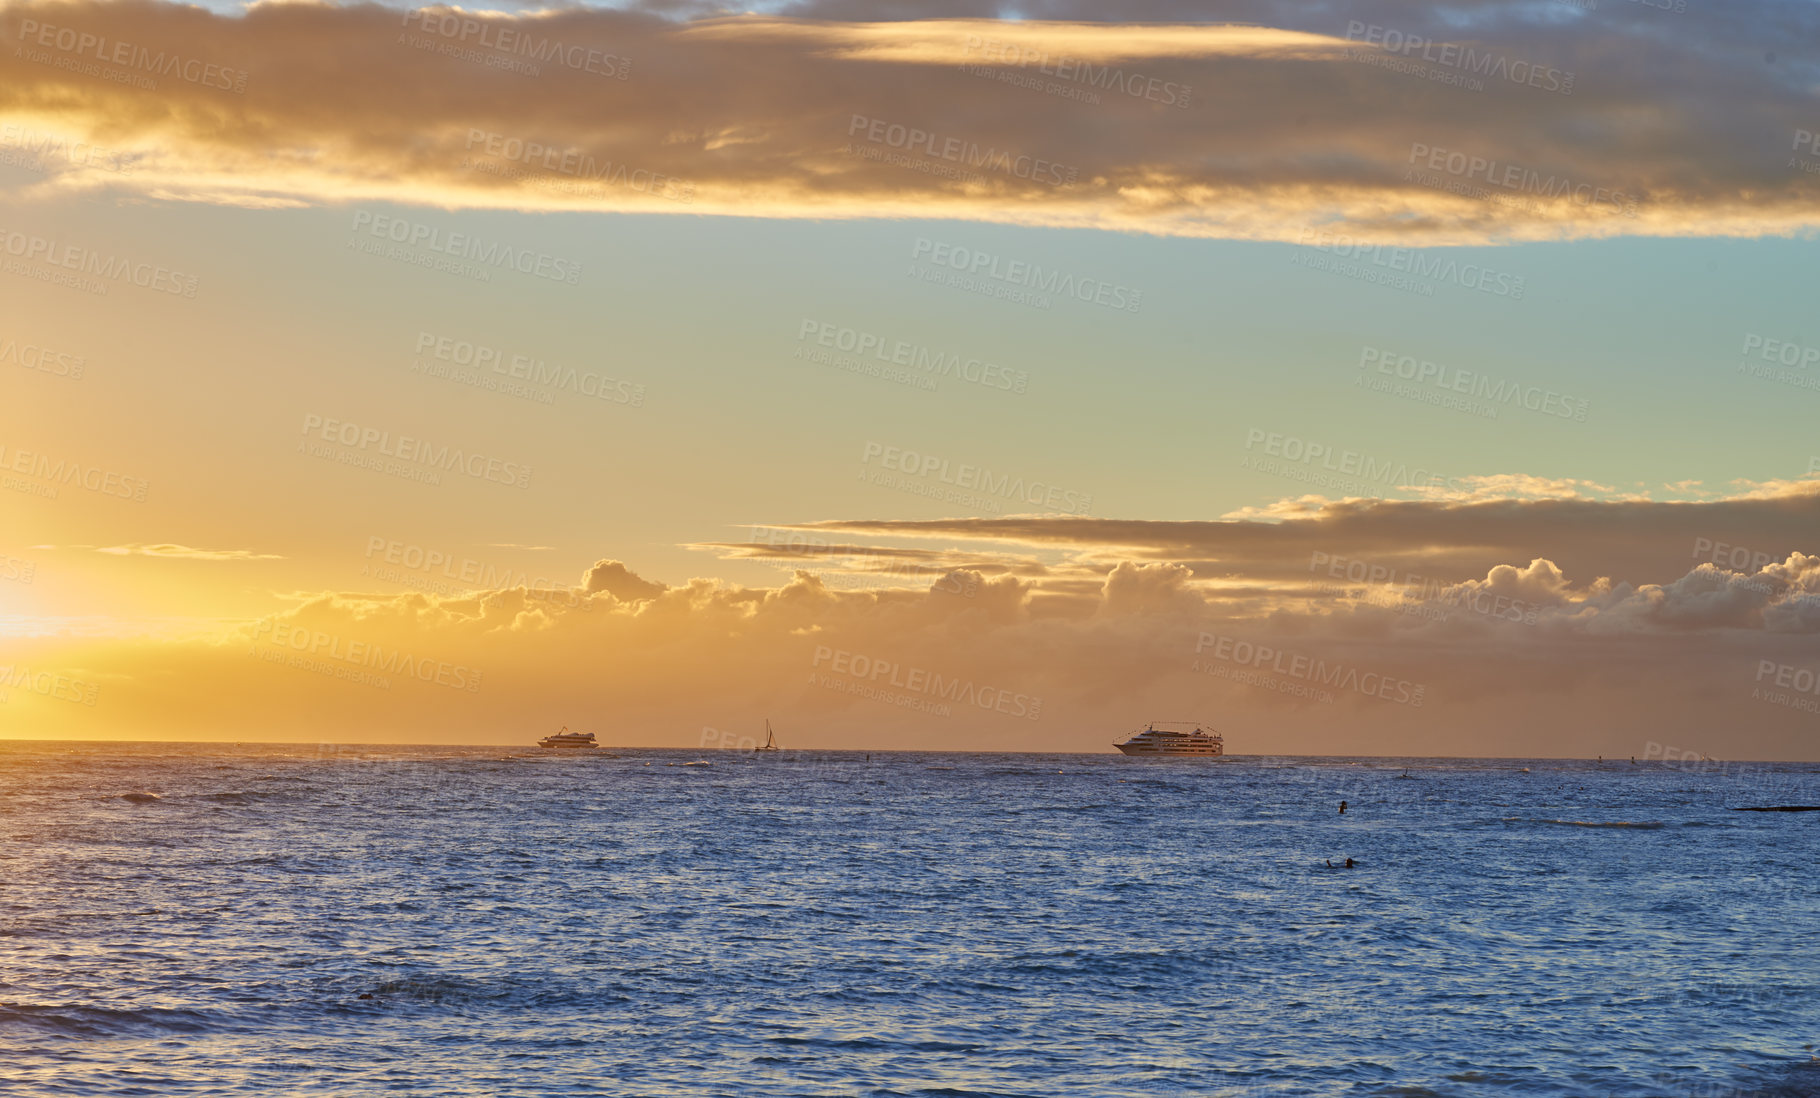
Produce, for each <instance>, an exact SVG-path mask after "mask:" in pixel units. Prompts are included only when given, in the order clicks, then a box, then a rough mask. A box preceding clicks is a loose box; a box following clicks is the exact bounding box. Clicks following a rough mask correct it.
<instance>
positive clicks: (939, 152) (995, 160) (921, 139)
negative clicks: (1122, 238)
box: [847, 114, 1079, 187]
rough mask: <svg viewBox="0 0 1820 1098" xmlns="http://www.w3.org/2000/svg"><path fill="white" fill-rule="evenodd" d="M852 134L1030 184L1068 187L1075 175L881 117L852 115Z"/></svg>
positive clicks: (1061, 167)
mask: <svg viewBox="0 0 1820 1098" xmlns="http://www.w3.org/2000/svg"><path fill="white" fill-rule="evenodd" d="M855 135H864V137H865V139H866V140H867V141H869V142H871V143H872V144H874V145H884V146H885V147H887V148H890V149H895V150H897V151H899V152H905V153H919V154H921V155H923V156H928V157H932V158H934V159H936V160H946V161H948V162H949V163H953V164H962V165H965V166H966V167H969V168H981V169H984V170H986V171H992V172H999V173H1001V174H1003V175H1009V176H1012V177H1014V178H1017V179H1025V180H1029V181H1030V182H1032V183H1047V184H1049V185H1050V186H1055V187H1066V186H1069V185H1070V184H1072V183H1073V182H1074V181H1075V179H1076V178H1077V177H1078V175H1079V169H1078V168H1070V167H1068V166H1066V165H1063V164H1057V163H1055V162H1054V161H1050V160H1043V159H1040V158H1038V157H1034V156H1028V155H1024V154H1021V153H1014V152H1010V151H1008V150H1004V149H997V148H993V147H992V146H987V147H985V148H983V149H982V148H981V147H980V145H979V143H978V142H975V141H967V140H964V139H962V138H959V137H942V136H941V135H940V134H936V133H931V132H929V131H928V130H923V129H918V128H916V127H914V126H905V125H902V124H901V123H897V122H886V121H885V120H884V119H882V118H868V117H867V116H865V115H863V114H856V115H854V116H853V117H852V121H851V122H849V123H848V125H847V136H848V137H853V136H855Z"/></svg>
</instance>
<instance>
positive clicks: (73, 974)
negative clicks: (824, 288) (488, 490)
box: [0, 742, 1820, 1098]
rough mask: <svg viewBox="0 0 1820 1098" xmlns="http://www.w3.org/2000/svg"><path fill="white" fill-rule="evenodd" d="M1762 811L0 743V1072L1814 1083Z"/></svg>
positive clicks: (1364, 1083) (1488, 1090)
mask: <svg viewBox="0 0 1820 1098" xmlns="http://www.w3.org/2000/svg"><path fill="white" fill-rule="evenodd" d="M698 761H705V762H706V763H707V764H708V765H688V764H690V763H695V762H698ZM1342 800H1344V801H1346V802H1347V809H1346V812H1345V814H1344V815H1342V814H1341V813H1340V812H1339V804H1340V802H1341V801H1342ZM1778 804H1820V767H1817V766H1814V765H1808V764H1762V765H1754V764H1737V763H1725V764H1719V763H1691V762H1672V763H1664V762H1661V761H1639V762H1637V763H1635V764H1633V763H1631V762H1630V761H1629V760H1623V759H1620V760H1608V761H1606V762H1604V763H1595V762H1581V761H1558V760H1557V761H1550V760H1541V759H1538V760H1475V759H1338V758H1321V759H1314V758H1262V757H1231V758H1226V759H1219V760H1206V759H1174V760H1172V759H1133V758H1125V757H1123V756H1120V755H1117V754H1114V753H1111V752H1110V751H1109V752H1108V753H1107V754H1106V755H1093V756H1085V755H1031V754H1019V755H999V754H931V753H913V752H893V753H877V752H875V753H872V754H871V755H869V756H868V755H866V754H862V753H858V752H795V751H783V752H779V753H776V754H768V755H754V754H751V753H732V752H712V751H710V752H700V751H657V750H622V749H610V748H609V749H604V750H600V751H596V752H593V753H585V754H584V753H579V752H573V753H571V752H553V751H539V750H538V749H536V748H531V749H528V750H526V749H515V748H498V747H491V748H440V747H438V748H428V747H367V746H357V747H348V746H342V747H336V746H330V745H323V746H317V745H251V744H249V745H219V744H213V745H211V744H120V745H113V744H95V743H84V744H73V743H51V742H0V1091H4V1092H5V1093H6V1094H8V1095H39V1094H44V1095H102V1094H105V1095H220V1096H238V1095H248V1096H251V1095H258V1096H260V1098H272V1096H275V1095H366V1094H387V1095H475V1096H489V1098H490V1096H503V1095H513V1096H517V1095H526V1096H530V1095H537V1096H545V1095H640V1096H660V1095H868V1096H871V1095H879V1096H884V1095H891V1096H897V1095H948V1096H962V1095H1030V1096H1048V1095H1091V1096H1095V1098H1120V1096H1139V1095H1144V1096H1153V1095H1172V1096H1186V1095H1195V1096H1200V1095H1208V1096H1213V1095H1222V1096H1235V1098H1236V1096H1265V1095H1272V1096H1275V1095H1285V1096H1287V1095H1321V1096H1329V1095H1332V1096H1337V1095H1348V1096H1355V1095H1372V1096H1426V1095H1439V1096H1454V1095H1459V1096H1473V1095H1486V1096H1489V1095H1537V1096H1552V1095H1562V1096H1589V1095H1601V1096H1603V1095H1623V1096H1643V1095H1650V1096H1655V1095H1666V1096H1682V1098H1719V1096H1732V1095H1736V1096H1744V1095H1762V1096H1770V1095H1778V1096H1779V1095H1790V1096H1793V1095H1816V1094H1820V1060H1816V1059H1815V1053H1816V1051H1817V1050H1816V1043H1817V1042H1820V886H1817V885H1816V883H1815V871H1816V866H1817V864H1820V812H1812V813H1801V812H1794V813H1790V812H1741V811H1737V809H1739V808H1743V807H1749V806H1765V805H1778ZM1349 857H1350V858H1352V859H1353V860H1354V865H1353V867H1352V868H1350V869H1347V868H1344V865H1345V859H1347V858H1349ZM1329 863H1332V865H1334V866H1339V867H1341V868H1329Z"/></svg>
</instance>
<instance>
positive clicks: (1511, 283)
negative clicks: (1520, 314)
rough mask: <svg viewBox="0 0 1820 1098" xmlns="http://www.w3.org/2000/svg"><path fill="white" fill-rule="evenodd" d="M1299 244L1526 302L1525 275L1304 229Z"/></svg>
mask: <svg viewBox="0 0 1820 1098" xmlns="http://www.w3.org/2000/svg"><path fill="white" fill-rule="evenodd" d="M1296 243H1298V244H1300V245H1302V246H1303V247H1305V248H1313V249H1315V250H1316V251H1320V252H1326V253H1327V254H1328V255H1332V256H1335V257H1338V258H1340V259H1351V260H1354V261H1356V262H1359V263H1365V264H1369V265H1370V266H1372V267H1381V268H1384V269H1386V270H1390V271H1395V272H1398V273H1401V274H1408V275H1412V276H1414V277H1416V278H1426V279H1430V280H1432V281H1435V282H1451V283H1453V284H1454V285H1456V286H1461V287H1463V288H1465V289H1468V290H1477V291H1479V292H1480V293H1483V294H1491V295H1492V296H1494V297H1508V298H1510V299H1511V300H1512V301H1521V300H1522V299H1523V289H1524V281H1523V276H1522V275H1513V274H1510V273H1509V272H1506V271H1499V270H1497V269H1495V268H1492V267H1487V266H1485V265H1484V264H1481V263H1461V262H1460V261H1459V260H1457V259H1454V258H1453V257H1452V256H1446V255H1438V256H1437V255H1427V254H1424V253H1423V252H1421V251H1418V250H1417V249H1415V248H1406V247H1399V246H1389V247H1387V246H1385V245H1383V244H1367V243H1365V242H1364V241H1363V240H1360V239H1358V238H1356V237H1352V236H1348V235H1346V234H1345V233H1332V232H1328V231H1327V230H1325V229H1312V228H1310V229H1303V230H1302V235H1301V237H1300V238H1299V239H1298V240H1297V241H1296Z"/></svg>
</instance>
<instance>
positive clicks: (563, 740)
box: [537, 724, 598, 747]
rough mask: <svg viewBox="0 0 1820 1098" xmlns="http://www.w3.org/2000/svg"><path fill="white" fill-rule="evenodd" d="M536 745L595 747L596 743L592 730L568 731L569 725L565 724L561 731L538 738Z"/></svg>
mask: <svg viewBox="0 0 1820 1098" xmlns="http://www.w3.org/2000/svg"><path fill="white" fill-rule="evenodd" d="M537 746H539V747H596V746H598V745H597V744H596V743H595V742H594V733H592V732H571V731H569V726H568V725H566V724H565V725H563V726H562V731H561V732H558V733H556V734H555V735H554V736H545V737H544V738H543V739H541V740H538V741H537Z"/></svg>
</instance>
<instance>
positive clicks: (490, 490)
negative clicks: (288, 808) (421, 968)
mask: <svg viewBox="0 0 1820 1098" xmlns="http://www.w3.org/2000/svg"><path fill="white" fill-rule="evenodd" d="M1816 18H1820V16H1816V15H1815V13H1814V12H1813V10H1812V9H1811V7H1809V6H1804V5H1798V4H1793V3H1755V4H1748V5H1743V6H1741V7H1728V8H1726V9H1725V10H1723V11H1720V10H1718V9H1716V8H1711V7H1709V6H1705V5H1701V4H1698V3H1695V2H1693V0H1688V2H1687V3H1685V4H1683V3H1681V2H1680V0H1662V3H1661V4H1657V5H1648V4H1643V3H1638V2H1625V0H1600V2H1599V3H1598V4H1597V5H1596V6H1595V5H1594V4H1592V3H1591V0H1588V2H1586V3H1583V4H1571V3H1567V2H1564V0H1535V2H1528V3H1509V2H1492V3H1473V4H1446V5H1441V4H1422V5H1407V4H1389V3H1377V2H1368V3H1363V4H1352V5H1343V6H1342V5H1324V4H1298V5H1282V4H1271V3H1232V4H1225V5H1214V6H1209V5H1195V6H1193V7H1190V6H1186V5H1182V6H1178V5H1175V4H1171V3H1167V2H1154V3H1152V2H1144V3H1136V4H1128V5H1119V6H1118V7H1117V8H1116V9H1115V8H1112V7H1110V6H1106V5H1085V4H1076V3H1038V4H1024V5H1019V6H1017V7H1016V8H1015V9H1012V8H1010V7H1001V6H997V5H987V4H981V3H978V2H976V0H955V2H953V3H944V4H934V5H915V6H912V5H898V4H890V3H881V2H878V0H852V2H846V0H843V2H830V3H809V4H786V5H770V6H765V7H763V8H759V9H754V10H750V11H735V10H730V9H719V8H712V7H709V6H705V5H693V4H653V5H647V6H641V7H625V6H621V7H617V8H608V7H589V6H575V7H565V8H559V9H558V8H550V9H544V8H533V7H530V6H510V5H508V6H505V7H501V8H493V9H483V8H471V9H457V8H435V9H429V8H416V9H406V8H401V7H381V6H372V5H334V4H316V3H261V4H256V5H251V6H247V7H241V6H238V5H232V4H225V3H218V4H214V5H210V6H208V7H189V6H181V5H175V4H168V3H158V2H114V3H83V2H77V3H60V2H50V0H28V2H17V0H15V2H9V3H5V4H0V737H13V738H71V739H154V740H232V741H248V740H274V741H285V742H305V743H309V742H319V741H337V742H386V743H399V742H412V743H462V744H473V743H500V744H526V743H530V742H532V741H534V740H535V739H536V738H538V737H540V736H542V735H545V734H547V733H549V732H551V731H554V730H555V729H556V728H559V727H562V726H565V725H566V726H569V727H571V728H581V729H585V730H591V731H594V732H596V734H597V735H598V736H599V737H600V739H601V740H602V742H604V743H610V744H624V745H636V746H666V747H682V748H697V747H709V746H722V745H728V744H739V743H742V742H750V741H752V740H753V739H754V738H756V739H762V732H763V722H764V720H765V719H766V718H769V719H770V720H771V721H772V722H773V725H774V726H775V727H776V728H777V730H778V735H779V738H780V740H782V742H783V743H784V744H785V745H786V746H790V747H802V748H855V749H867V750H888V749H938V750H1007V751H1041V750H1055V751H1107V750H1110V749H1111V748H1110V745H1111V743H1112V742H1113V741H1114V740H1116V739H1119V738H1122V737H1123V736H1124V735H1126V734H1128V733H1130V732H1131V731H1133V730H1134V729H1136V728H1139V727H1142V726H1143V725H1144V724H1145V723H1146V722H1148V721H1151V720H1196V721H1201V722H1204V723H1206V724H1208V725H1210V726H1212V727H1217V728H1218V729H1220V730H1221V731H1222V732H1223V733H1224V734H1225V737H1226V743H1227V749H1228V751H1230V752H1233V753H1237V754H1338V755H1462V756H1471V755H1492V756H1524V757H1542V756H1590V755H1595V754H1602V755H1605V756H1608V757H1624V756H1629V755H1635V756H1639V757H1648V758H1659V757H1669V758H1675V757H1679V756H1680V755H1681V754H1682V753H1689V754H1690V757H1693V756H1699V755H1710V756H1711V757H1713V758H1725V759H1772V758H1787V759H1804V760H1812V759H1816V758H1820V685H1817V684H1816V675H1817V673H1820V643H1817V641H1820V556H1814V555H1810V554H1816V553H1820V545H1817V544H1816V536H1815V535H1816V532H1820V523H1817V522H1816V520H1817V519H1820V434H1816V432H1815V429H1814V423H1815V422H1816V420H1815V414H1814V413H1815V412H1816V410H1820V322H1816V320H1815V317H1816V314H1815V312H1814V310H1813V307H1812V290H1813V286H1814V284H1815V283H1814V281H1813V276H1812V271H1813V264H1814V260H1815V252H1814V248H1813V239H1812V233H1813V226H1814V223H1815V221H1816V218H1817V215H1816V213H1815V210H1816V209H1820V206H1817V205H1816V202H1815V198H1816V194H1817V188H1820V183H1817V182H1816V180H1817V179H1820V138H1816V137H1815V134H1816V133H1817V132H1820V103H1817V102H1816V100H1815V97H1814V91H1815V86H1816V69H1815V63H1814V58H1813V57H1812V56H1810V55H1807V54H1804V53H1802V52H1801V51H1799V50H1797V49H1794V48H1792V47H1791V46H1790V43H1800V42H1803V41H1810V42H1811V41H1815V40H1820V38H1817V37H1816V33H1815V32H1816V29H1817V28H1816V27H1815V26H1814V25H1813V24H1814V22H1815V20H1816Z"/></svg>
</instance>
